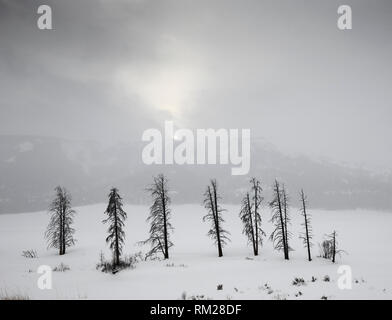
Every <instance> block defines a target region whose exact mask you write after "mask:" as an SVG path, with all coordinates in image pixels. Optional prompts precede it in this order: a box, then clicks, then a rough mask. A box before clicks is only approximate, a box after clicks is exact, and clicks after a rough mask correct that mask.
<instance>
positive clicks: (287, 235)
mask: <svg viewBox="0 0 392 320" xmlns="http://www.w3.org/2000/svg"><path fill="white" fill-rule="evenodd" d="M281 200H282V207H283V219H284V236H285V239H286V250H287V256H289V252H290V251H292V250H293V249H292V248H291V247H290V242H289V241H290V239H291V238H292V233H291V232H290V231H289V225H291V218H290V212H289V209H290V208H289V196H288V194H287V191H286V188H285V185H284V184H283V185H282V197H281Z"/></svg>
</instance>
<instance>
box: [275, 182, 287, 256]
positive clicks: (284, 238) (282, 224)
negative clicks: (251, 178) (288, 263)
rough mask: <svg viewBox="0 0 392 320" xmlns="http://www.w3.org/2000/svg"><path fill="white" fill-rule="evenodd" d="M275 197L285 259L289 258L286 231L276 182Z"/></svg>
mask: <svg viewBox="0 0 392 320" xmlns="http://www.w3.org/2000/svg"><path fill="white" fill-rule="evenodd" d="M276 197H277V201H278V206H279V217H280V224H281V228H282V236H283V251H284V258H285V260H289V254H288V250H287V241H286V232H285V227H284V221H283V212H282V202H281V200H280V189H279V185H278V182H276Z"/></svg>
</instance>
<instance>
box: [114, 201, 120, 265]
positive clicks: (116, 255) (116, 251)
mask: <svg viewBox="0 0 392 320" xmlns="http://www.w3.org/2000/svg"><path fill="white" fill-rule="evenodd" d="M116 201H117V199H114V232H115V237H116V240H115V242H116V245H115V248H114V258H115V260H114V264H115V265H116V266H118V265H119V264H120V250H119V244H118V222H117V205H116Z"/></svg>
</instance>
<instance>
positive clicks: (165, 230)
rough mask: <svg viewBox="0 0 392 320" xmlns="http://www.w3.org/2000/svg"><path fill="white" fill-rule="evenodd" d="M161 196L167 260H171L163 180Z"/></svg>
mask: <svg viewBox="0 0 392 320" xmlns="http://www.w3.org/2000/svg"><path fill="white" fill-rule="evenodd" d="M161 194H162V196H161V197H162V211H163V233H164V241H165V259H169V246H168V241H167V223H166V218H167V217H166V199H165V186H164V183H163V179H162V181H161Z"/></svg>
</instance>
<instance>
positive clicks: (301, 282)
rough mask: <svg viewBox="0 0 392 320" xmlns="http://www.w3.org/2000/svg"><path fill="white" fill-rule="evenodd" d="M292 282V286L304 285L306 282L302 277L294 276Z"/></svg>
mask: <svg viewBox="0 0 392 320" xmlns="http://www.w3.org/2000/svg"><path fill="white" fill-rule="evenodd" d="M292 284H293V286H304V285H305V284H306V283H305V280H304V278H295V279H294V280H293V282H292Z"/></svg>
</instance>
